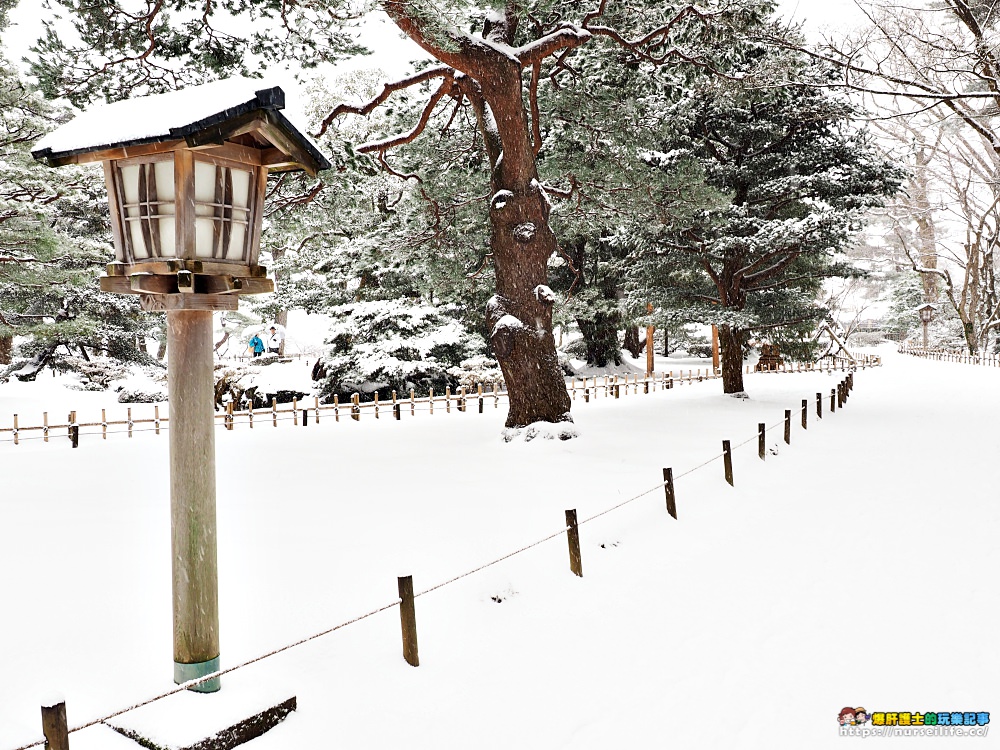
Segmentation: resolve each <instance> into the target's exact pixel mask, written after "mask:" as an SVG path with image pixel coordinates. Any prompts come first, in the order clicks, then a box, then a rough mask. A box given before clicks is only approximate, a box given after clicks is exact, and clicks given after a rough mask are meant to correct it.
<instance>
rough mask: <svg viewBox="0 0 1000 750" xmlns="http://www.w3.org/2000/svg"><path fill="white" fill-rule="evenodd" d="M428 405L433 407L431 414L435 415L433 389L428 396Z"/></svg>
mask: <svg viewBox="0 0 1000 750" xmlns="http://www.w3.org/2000/svg"><path fill="white" fill-rule="evenodd" d="M427 403H428V404H429V405H430V407H431V414H433V413H434V389H433V388H430V389H429V395H428V396H427Z"/></svg>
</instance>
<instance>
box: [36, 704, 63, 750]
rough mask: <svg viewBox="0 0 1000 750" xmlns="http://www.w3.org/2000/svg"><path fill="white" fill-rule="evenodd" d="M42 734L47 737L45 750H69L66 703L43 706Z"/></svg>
mask: <svg viewBox="0 0 1000 750" xmlns="http://www.w3.org/2000/svg"><path fill="white" fill-rule="evenodd" d="M42 734H43V735H44V736H45V750H69V727H68V726H67V725H66V703H65V701H59V702H58V703H55V704H54V705H48V706H42Z"/></svg>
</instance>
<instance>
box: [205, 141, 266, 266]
mask: <svg viewBox="0 0 1000 750" xmlns="http://www.w3.org/2000/svg"><path fill="white" fill-rule="evenodd" d="M194 176H195V255H196V256H197V257H199V258H216V259H220V260H221V259H225V260H232V261H238V262H242V261H245V260H246V258H245V254H246V248H245V245H246V238H247V228H248V227H249V225H250V204H251V201H252V193H251V189H252V187H253V184H254V179H253V172H252V171H250V170H247V169H237V168H232V167H226V166H220V165H217V164H215V163H212V162H203V161H197V160H196V161H195V164H194Z"/></svg>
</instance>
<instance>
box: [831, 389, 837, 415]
mask: <svg viewBox="0 0 1000 750" xmlns="http://www.w3.org/2000/svg"><path fill="white" fill-rule="evenodd" d="M830 411H831V412H835V411H837V389H836V388H831V389H830Z"/></svg>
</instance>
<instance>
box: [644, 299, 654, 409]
mask: <svg viewBox="0 0 1000 750" xmlns="http://www.w3.org/2000/svg"><path fill="white" fill-rule="evenodd" d="M646 312H647V313H652V312H653V305H652V303H649V302H647V303H646ZM655 330H656V328H654V327H653V326H646V377H647V378H648V377H649V376H650V375H652V374H653V332H654V331H655ZM647 392H648V391H647Z"/></svg>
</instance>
